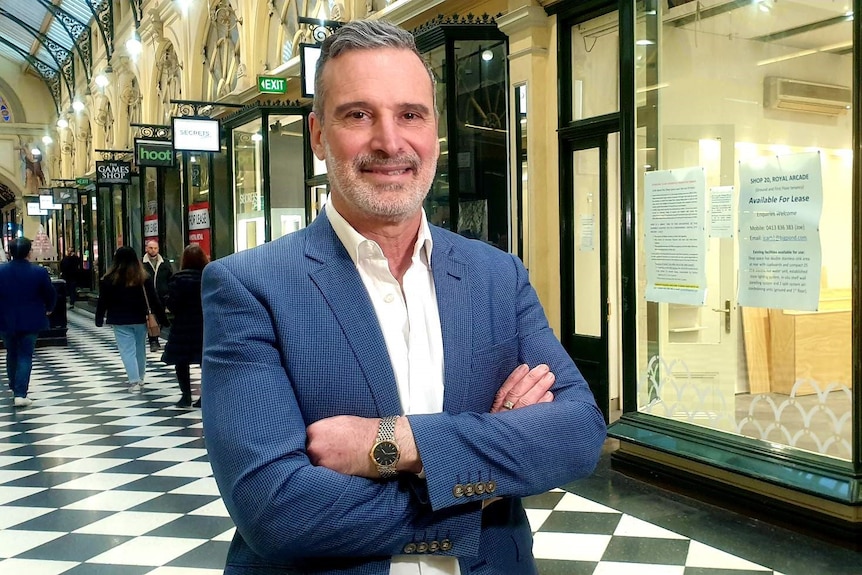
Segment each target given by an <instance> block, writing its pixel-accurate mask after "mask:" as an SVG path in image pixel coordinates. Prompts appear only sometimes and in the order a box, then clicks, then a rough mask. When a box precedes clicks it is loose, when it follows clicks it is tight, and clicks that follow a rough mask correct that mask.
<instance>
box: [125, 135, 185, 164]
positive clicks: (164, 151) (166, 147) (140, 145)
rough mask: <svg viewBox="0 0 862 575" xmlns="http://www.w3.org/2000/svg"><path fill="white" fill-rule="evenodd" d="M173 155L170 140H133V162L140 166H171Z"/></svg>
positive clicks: (174, 155)
mask: <svg viewBox="0 0 862 575" xmlns="http://www.w3.org/2000/svg"><path fill="white" fill-rule="evenodd" d="M175 157H176V154H175V153H174V146H173V144H172V143H171V142H166V141H161V140H138V139H136V140H135V164H136V165H138V166H140V167H142V168H144V167H151V168H173V167H174V160H175Z"/></svg>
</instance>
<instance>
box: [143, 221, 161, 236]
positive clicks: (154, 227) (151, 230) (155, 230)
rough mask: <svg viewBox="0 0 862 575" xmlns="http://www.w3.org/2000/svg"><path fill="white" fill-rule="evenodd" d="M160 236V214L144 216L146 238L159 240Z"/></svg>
mask: <svg viewBox="0 0 862 575" xmlns="http://www.w3.org/2000/svg"><path fill="white" fill-rule="evenodd" d="M158 237H159V216H156V215H153V216H144V238H145V239H146V240H147V241H149V240H156V241H158Z"/></svg>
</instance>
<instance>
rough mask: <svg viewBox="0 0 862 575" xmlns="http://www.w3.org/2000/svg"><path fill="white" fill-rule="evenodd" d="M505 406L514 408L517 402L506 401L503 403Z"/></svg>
mask: <svg viewBox="0 0 862 575" xmlns="http://www.w3.org/2000/svg"><path fill="white" fill-rule="evenodd" d="M503 407H505V408H506V409H512V408H513V407H515V404H514V403H512V402H511V401H507V402H506V403H504V404H503Z"/></svg>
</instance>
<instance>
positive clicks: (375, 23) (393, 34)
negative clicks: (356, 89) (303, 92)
mask: <svg viewBox="0 0 862 575" xmlns="http://www.w3.org/2000/svg"><path fill="white" fill-rule="evenodd" d="M380 48H395V49H398V50H409V51H410V52H413V53H414V54H416V57H417V58H419V61H420V62H422V64H423V65H424V66H425V69H426V70H427V71H428V77H429V78H431V94H432V97H433V99H434V113H435V114H437V113H438V112H437V79H436V78H435V77H434V72H433V70H432V69H431V66H429V65H428V62H426V61H425V59H424V58H423V57H422V54H420V53H419V50H418V49H417V48H416V40H415V39H414V38H413V34H411V33H410V32H408V31H407V30H404V29H403V28H399V27H398V26H396V25H395V24H392V23H391V22H386V21H384V20H353V21H351V22H348V23H347V24H345V25H344V26H341V27H340V28H337V29H336V30H335V32H333V33H332V34H330V35H329V36H328V37H327V38H326V39H325V40H324V41H323V44H322V45H321V47H320V57H319V58H318V60H317V69H316V70H315V72H314V104H313V105H312V111H313V112H314V115H315V116H317V119H318V120H319V121H320V122H321V123H322V122H323V107H324V106H323V101H324V99H325V96H326V88H325V86H324V83H323V70H324V69H325V68H326V63H327V62H329V60H331V59H332V58H337V57H338V56H340V55H341V54H344V53H346V52H352V51H354V50H374V49H380Z"/></svg>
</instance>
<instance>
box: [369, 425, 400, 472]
mask: <svg viewBox="0 0 862 575" xmlns="http://www.w3.org/2000/svg"><path fill="white" fill-rule="evenodd" d="M398 417H399V416H397V415H390V416H388V417H383V418H381V419H380V424H379V425H378V426H377V441H376V442H375V443H374V446H375V447H377V446H378V445H379V444H380V443H381V442H384V441H385V442H389V443H391V444H392V445H393V446H394V447H395V448H396V449H397V448H398V444H396V443H395V421H396V420H397V419H398ZM371 456H372V457H371V458H372V460H374V464H375V465H376V466H377V472H378V473H379V474H380V477H381V478H382V479H391V478H392V477H395V476H396V475H397V474H398V471H397V470H396V469H395V465H396V464H397V463H398V460H397V458H396V460H395V462H394V463H393V464H391V465H381V464H380V463H379V462H378V461H377V460H376V459H374V448H372V450H371Z"/></svg>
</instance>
